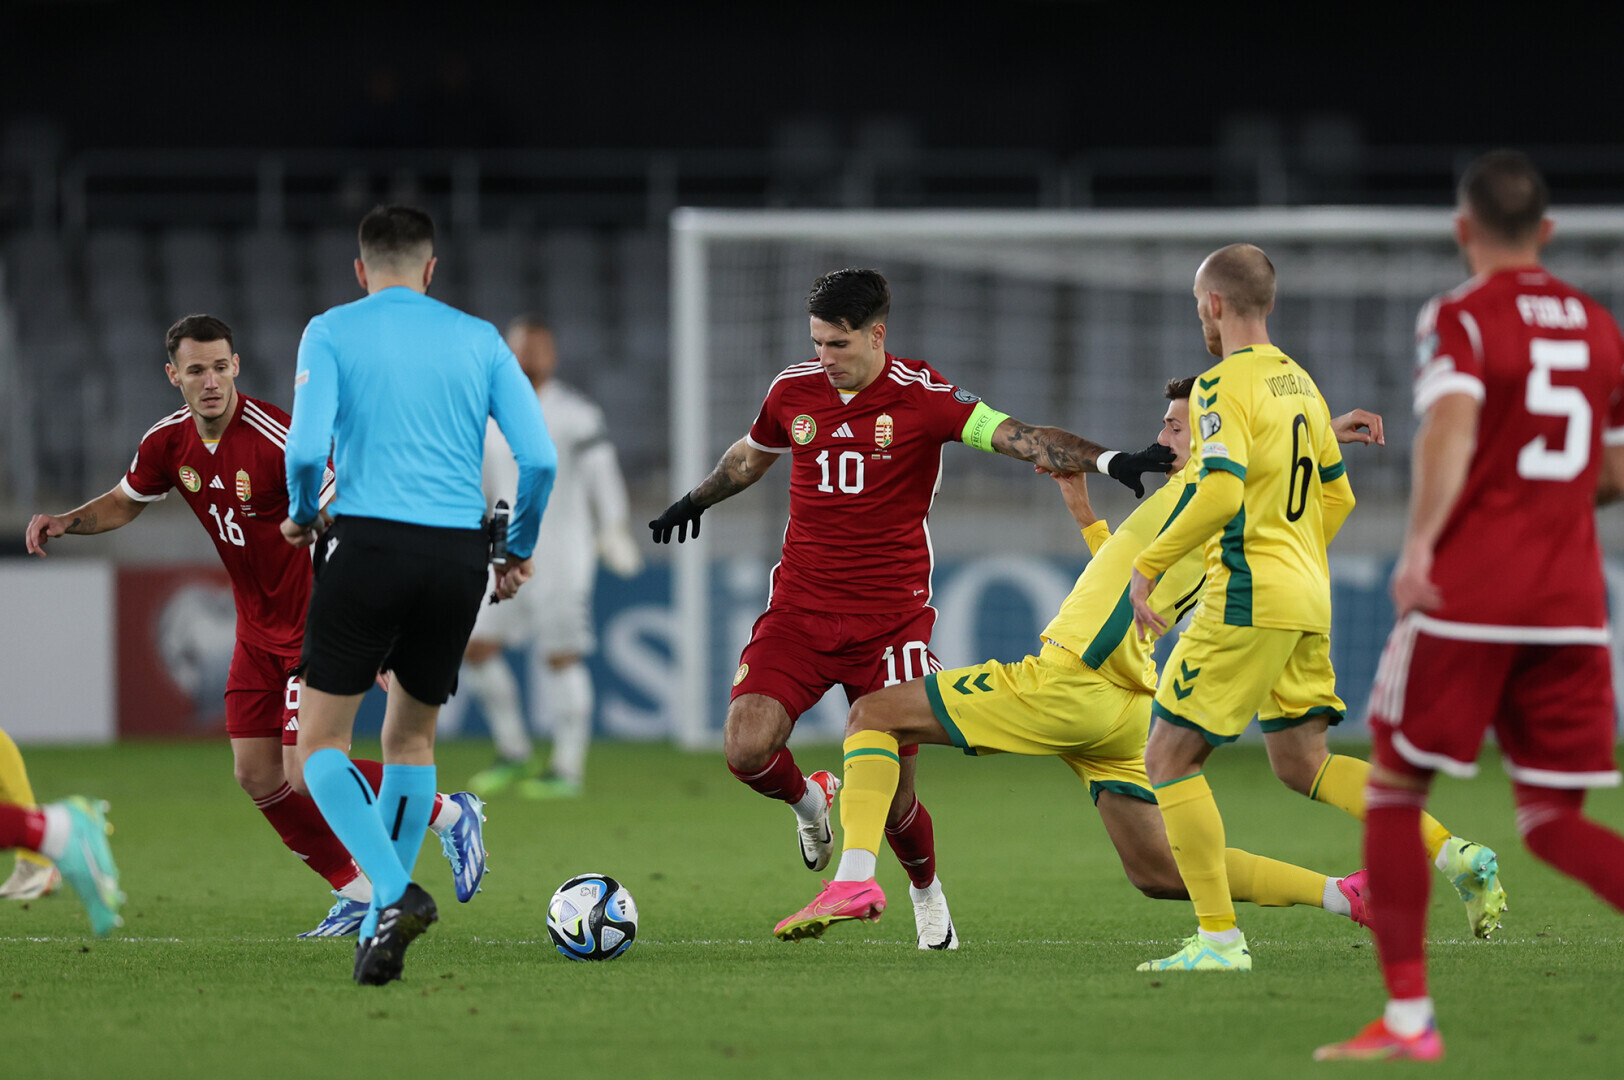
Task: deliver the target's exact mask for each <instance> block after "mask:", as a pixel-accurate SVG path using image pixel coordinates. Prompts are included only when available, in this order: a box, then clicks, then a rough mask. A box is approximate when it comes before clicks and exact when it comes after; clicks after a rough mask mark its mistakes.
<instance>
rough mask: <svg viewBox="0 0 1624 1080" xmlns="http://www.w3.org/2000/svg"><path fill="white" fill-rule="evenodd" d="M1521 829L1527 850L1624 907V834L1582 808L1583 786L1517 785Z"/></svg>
mask: <svg viewBox="0 0 1624 1080" xmlns="http://www.w3.org/2000/svg"><path fill="white" fill-rule="evenodd" d="M1516 791H1517V831H1518V832H1520V833H1522V836H1523V842H1524V843H1526V844H1527V845H1528V850H1529V851H1532V852H1533V853H1534V854H1535V855H1537V856H1539V857H1540V858H1541V859H1543V860H1544V861H1546V862H1548V863H1550V864H1551V865H1552V866H1554V867H1556V868H1557V869H1558V870H1560V871H1562V872H1563V873H1564V874H1566V875H1568V877H1570V878H1574V879H1575V880H1577V881H1582V882H1583V883H1584V884H1586V885H1588V886H1590V890H1591V891H1592V892H1594V893H1595V894H1596V895H1597V896H1599V897H1601V898H1602V899H1603V900H1605V901H1607V902H1608V903H1609V904H1612V905H1613V906H1614V907H1615V908H1617V909H1618V910H1620V911H1624V837H1620V836H1619V835H1618V834H1617V833H1615V832H1613V831H1612V830H1611V829H1606V828H1603V827H1602V826H1600V825H1598V824H1596V823H1595V822H1594V821H1591V820H1590V819H1589V818H1586V817H1585V816H1583V815H1582V814H1581V813H1580V812H1579V811H1580V809H1581V808H1583V806H1584V801H1585V793H1584V791H1582V790H1578V791H1569V790H1557V789H1556V788H1540V787H1530V786H1528V785H1527V784H1518V785H1516Z"/></svg>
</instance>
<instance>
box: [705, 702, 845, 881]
mask: <svg viewBox="0 0 1624 1080" xmlns="http://www.w3.org/2000/svg"><path fill="white" fill-rule="evenodd" d="M793 726H794V722H793V721H792V720H790V717H789V712H788V711H787V710H786V709H785V708H784V706H783V705H782V704H781V703H780V702H778V701H777V700H775V699H773V698H770V697H767V696H766V695H765V694H741V695H739V696H738V697H736V698H734V699H733V703H732V704H731V705H729V706H728V709H727V726H726V727H725V728H724V729H723V732H722V747H723V751H724V752H725V753H726V755H727V768H728V771H729V772H731V773H732V774H733V775H734V776H735V777H737V778H738V780H739V782H740V783H742V784H744V785H745V786H746V787H748V788H750V789H751V790H752V791H754V792H756V793H758V794H760V795H765V796H766V797H767V798H769V799H776V800H778V801H780V802H786V803H788V804H789V807H790V809H791V810H793V811H795V839H796V846H797V848H798V849H799V850H800V853H801V861H802V862H803V863H805V864H806V868H807V869H808V870H814V871H815V870H822V869H823V868H824V867H826V866H828V865H829V856H830V855H831V854H833V852H834V843H835V839H834V834H833V833H832V832H831V831H830V829H829V807H830V805H831V804H832V803H833V802H834V793H835V789H836V788H838V787H839V786H840V785H839V784H838V783H834V784H827V783H824V782H823V781H822V778H823V777H828V775H829V774H827V773H821V774H816V773H815V774H813V776H812V777H808V776H805V775H803V774H802V773H801V769H800V766H798V765H796V764H795V755H794V754H792V753H790V751H789V747H788V746H786V745H785V744H786V743H787V742H788V741H789V733H790V730H791V729H792V728H793ZM814 778H818V779H819V781H820V782H818V783H813V782H812V780H813V779H814ZM831 779H832V778H831Z"/></svg>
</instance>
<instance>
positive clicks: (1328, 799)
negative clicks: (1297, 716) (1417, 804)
mask: <svg viewBox="0 0 1624 1080" xmlns="http://www.w3.org/2000/svg"><path fill="white" fill-rule="evenodd" d="M1369 781H1370V762H1368V761H1364V760H1361V759H1360V758H1354V757H1348V756H1347V755H1346V754H1332V755H1330V756H1329V757H1327V758H1326V759H1325V763H1324V764H1323V765H1321V766H1320V768H1319V774H1318V775H1317V776H1315V777H1314V786H1313V787H1311V788H1309V790H1308V797H1309V798H1310V799H1313V800H1314V801H1315V802H1322V803H1324V804H1325V805H1327V806H1334V807H1336V808H1337V809H1338V810H1341V811H1342V812H1343V813H1344V814H1347V815H1349V816H1350V817H1354V818H1357V819H1359V820H1360V821H1363V820H1365V785H1366V784H1368V783H1369ZM1451 835H1453V834H1451V833H1450V831H1449V830H1448V829H1446V828H1444V827H1443V825H1442V824H1440V823H1439V821H1438V819H1437V818H1435V817H1433V816H1432V815H1431V814H1429V813H1427V812H1426V811H1425V810H1423V811H1421V839H1422V843H1424V844H1425V845H1426V849H1427V858H1429V859H1432V860H1434V861H1436V860H1437V858H1438V852H1439V851H1441V850H1443V846H1444V842H1445V841H1447V840H1448V839H1449V838H1450V836H1451Z"/></svg>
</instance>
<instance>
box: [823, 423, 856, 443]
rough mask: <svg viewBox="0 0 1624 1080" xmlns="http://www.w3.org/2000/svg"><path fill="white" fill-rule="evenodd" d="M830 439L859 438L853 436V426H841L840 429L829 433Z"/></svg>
mask: <svg viewBox="0 0 1624 1080" xmlns="http://www.w3.org/2000/svg"><path fill="white" fill-rule="evenodd" d="M829 437H830V438H831V439H855V438H857V436H855V435H853V434H852V433H851V425H850V424H841V425H840V426H839V427H837V428H835V429H834V431H832V432H830V433H829Z"/></svg>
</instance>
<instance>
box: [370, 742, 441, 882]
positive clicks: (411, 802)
mask: <svg viewBox="0 0 1624 1080" xmlns="http://www.w3.org/2000/svg"><path fill="white" fill-rule="evenodd" d="M434 784H435V776H434V766H433V765H385V766H384V767H383V785H382V786H381V787H380V788H379V789H378V817H379V819H380V820H381V821H382V822H383V828H384V832H386V833H388V834H389V842H390V843H391V844H393V845H394V847H395V857H396V858H397V859H398V860H400V868H401V869H402V870H404V871H405V872H406V877H407V878H408V879H410V878H411V876H412V868H413V867H415V866H416V865H417V853H418V851H419V850H420V849H421V848H422V847H423V834H424V833H425V832H427V831H428V827H429V818H430V817H431V816H433V814H434ZM401 889H402V891H404V890H405V886H404V885H403V886H401ZM372 895H373V896H377V895H378V890H377V888H376V886H374V888H373V891H372ZM384 903H388V901H387V900H385V901H384Z"/></svg>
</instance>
